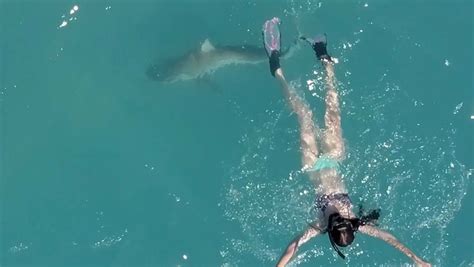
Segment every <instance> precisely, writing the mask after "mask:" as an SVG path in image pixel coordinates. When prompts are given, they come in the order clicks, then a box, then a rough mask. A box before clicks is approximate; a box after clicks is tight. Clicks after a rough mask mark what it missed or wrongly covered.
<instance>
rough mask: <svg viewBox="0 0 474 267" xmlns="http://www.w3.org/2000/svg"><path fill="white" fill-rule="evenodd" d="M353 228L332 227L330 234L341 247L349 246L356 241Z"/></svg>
mask: <svg viewBox="0 0 474 267" xmlns="http://www.w3.org/2000/svg"><path fill="white" fill-rule="evenodd" d="M354 232H355V230H354V229H353V228H343V229H332V230H331V231H330V232H329V233H328V234H329V235H331V237H330V238H332V240H333V241H334V243H336V245H338V246H339V247H347V246H349V245H350V244H352V242H353V241H354Z"/></svg>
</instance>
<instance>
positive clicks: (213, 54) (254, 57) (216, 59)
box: [146, 39, 296, 83]
mask: <svg viewBox="0 0 474 267" xmlns="http://www.w3.org/2000/svg"><path fill="white" fill-rule="evenodd" d="M295 44H296V42H295ZM294 47H296V46H295V45H293V46H290V47H289V48H288V49H287V50H285V51H284V52H283V53H282V57H285V58H287V57H289V56H290V55H291V54H292V53H293V52H294V49H293V48H294ZM266 61H268V56H267V54H266V51H265V49H264V48H263V46H262V47H258V46H253V45H222V46H215V45H214V44H212V43H211V41H210V40H209V39H206V40H205V41H204V42H203V43H202V44H201V46H200V47H198V48H197V49H193V50H191V51H189V52H187V53H185V54H184V55H181V56H178V57H175V58H171V59H168V60H165V61H163V62H160V63H157V64H152V65H150V66H149V67H148V69H147V71H146V74H147V76H148V77H149V78H150V79H152V80H155V81H160V82H165V83H174V82H178V81H187V80H200V79H203V78H206V77H208V76H209V75H211V74H212V73H214V72H215V71H217V70H219V69H221V68H223V67H226V66H229V65H238V64H260V63H263V62H266Z"/></svg>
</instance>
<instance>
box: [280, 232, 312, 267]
mask: <svg viewBox="0 0 474 267" xmlns="http://www.w3.org/2000/svg"><path fill="white" fill-rule="evenodd" d="M318 234H320V231H318V230H316V229H314V228H313V227H309V228H308V229H306V231H304V232H303V233H302V234H301V235H299V236H297V237H296V238H295V239H293V241H291V243H290V244H288V246H287V247H286V250H285V252H283V255H281V258H280V260H279V261H278V263H277V265H276V266H277V267H284V266H286V265H287V264H288V262H290V261H291V259H292V258H293V257H294V256H295V255H296V251H297V250H298V248H299V247H300V246H301V245H303V244H304V243H306V242H308V241H309V240H310V239H311V238H313V237H315V236H317V235H318Z"/></svg>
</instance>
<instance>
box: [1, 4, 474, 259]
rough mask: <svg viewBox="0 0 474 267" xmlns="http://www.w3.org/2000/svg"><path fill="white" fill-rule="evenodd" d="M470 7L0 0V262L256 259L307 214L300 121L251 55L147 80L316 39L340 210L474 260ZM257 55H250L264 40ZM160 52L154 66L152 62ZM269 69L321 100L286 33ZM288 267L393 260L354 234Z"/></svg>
mask: <svg viewBox="0 0 474 267" xmlns="http://www.w3.org/2000/svg"><path fill="white" fill-rule="evenodd" d="M473 10H474V7H473V1H469V0H454V1H448V0H434V1H404V0H402V1H385V0H383V1H371V0H368V1H326V0H323V1H315V0H303V1H297V0H282V1H270V0H263V1H257V0H251V1H248V0H245V1H237V0H236V1H230V0H229V1H228V0H225V1H217V0H186V1H183V0H180V1H172V0H157V1H152V0H147V1H144V0H138V1H132V0H107V1H101V0H85V1H82V0H78V1H69V0H68V1H66V0H54V1H53V0H43V1H40V0H36V1H35V0H0V60H1V61H0V109H1V115H0V122H1V123H0V137H1V139H0V140H1V141H0V151H1V153H0V266H2V267H13V266H45V267H56V266H57V267H62V266H91V267H92V266H97V267H106V266H132V267H133V266H137V267H142V266H224V267H230V266H274V265H275V263H276V261H277V259H278V257H279V256H280V254H281V253H282V251H283V250H284V248H285V247H286V245H287V244H288V242H290V241H291V239H292V238H293V237H294V236H295V235H296V234H297V233H298V232H300V231H302V230H303V229H304V228H305V227H306V226H307V222H309V221H310V220H311V212H310V210H311V206H312V202H313V200H314V194H313V193H312V192H313V191H312V187H311V184H310V182H309V181H308V179H307V177H306V176H305V175H304V174H302V173H301V172H300V167H301V166H300V159H299V140H298V125H297V120H296V116H295V115H294V114H292V113H291V111H290V109H289V107H288V106H287V103H285V101H284V96H283V94H282V92H281V90H280V88H279V86H278V83H277V82H276V81H275V79H274V78H273V77H272V76H271V75H270V74H269V70H268V64H267V63H266V62H263V63H260V64H255V65H228V66H225V67H222V68H220V69H218V70H216V71H215V72H214V73H211V74H209V75H206V76H205V77H202V78H200V79H197V80H188V81H177V82H175V83H169V84H166V83H160V82H157V81H153V80H151V79H150V78H149V77H148V76H147V75H146V71H147V68H148V67H149V66H150V65H151V64H161V63H163V62H171V61H169V60H170V59H172V58H176V57H179V56H182V55H185V54H186V53H188V52H189V51H193V50H194V51H196V50H197V49H199V47H200V45H201V44H202V43H203V42H204V40H206V39H209V40H210V41H211V42H212V43H213V44H215V45H216V46H217V45H234V46H242V45H261V27H262V24H263V22H264V21H265V20H266V19H269V18H271V17H273V16H278V17H280V18H281V19H282V25H281V31H282V38H283V39H282V45H283V46H284V47H288V46H291V44H292V43H294V41H295V39H297V37H298V35H299V34H305V35H307V36H313V35H315V34H317V33H326V34H327V36H328V51H329V53H330V54H331V55H332V56H334V57H336V58H338V59H339V64H337V65H336V67H335V71H336V77H337V80H338V90H339V92H340V100H341V106H342V107H341V108H342V124H343V129H344V138H345V140H346V144H347V157H346V159H345V161H344V162H343V173H344V181H345V183H346V185H347V187H348V188H349V191H350V195H351V198H352V200H353V202H354V204H355V205H356V206H357V205H358V204H363V205H364V207H366V208H367V209H369V208H381V210H382V215H381V219H380V221H379V224H380V227H381V228H383V229H385V230H387V231H390V232H392V233H393V234H394V235H395V236H396V237H397V238H398V239H399V240H400V241H402V242H403V243H404V244H406V245H407V246H408V247H409V248H411V249H412V250H413V251H415V253H416V254H418V255H419V256H420V257H423V258H424V259H426V260H427V261H429V262H431V263H433V264H434V265H435V266H474V253H473V251H474V247H473V244H474V243H473V241H472V240H474V232H473V231H472V221H473V220H474V211H473V209H474V204H473V203H474V189H473V182H472V171H473V168H474V155H473V154H474V139H473V134H474V127H473V124H474V118H473V115H474V86H473V73H474V69H473V62H474V58H473V48H474V47H473V39H474V37H473V33H474V30H473V19H472V18H473ZM262 49H263V48H262ZM170 64H171V63H170ZM282 66H283V68H284V70H285V74H286V77H287V79H288V80H289V81H291V84H292V86H293V87H294V88H295V89H296V90H297V91H298V92H299V94H300V95H301V96H302V97H304V99H305V101H306V102H307V103H308V104H309V105H310V106H311V108H312V110H313V113H314V114H315V119H316V121H317V123H319V124H321V122H322V116H323V112H324V102H323V98H324V85H323V83H322V78H323V77H324V76H323V73H321V71H322V68H321V66H320V63H319V62H317V61H316V59H315V57H314V54H313V52H312V51H311V49H310V48H309V47H308V46H306V45H304V44H300V45H299V48H298V49H297V50H296V51H295V53H294V54H293V55H292V56H291V57H289V58H287V59H284V60H282ZM343 252H344V253H345V254H346V255H347V259H346V260H345V261H343V260H342V259H340V258H339V257H338V256H337V254H336V253H335V252H334V251H333V249H332V248H331V246H330V244H329V242H328V239H327V236H322V237H320V238H317V239H315V240H312V241H310V242H309V243H307V244H305V245H304V246H303V247H301V249H300V250H299V252H298V256H297V257H296V258H295V259H294V261H293V262H292V264H291V266H344V265H347V266H408V264H410V263H411V262H410V260H409V259H408V258H407V257H406V256H404V255H403V254H402V253H400V252H398V251H397V250H395V249H393V248H392V247H390V246H389V245H387V244H385V243H383V242H382V241H380V240H375V239H372V238H369V237H366V236H362V235H358V236H357V239H356V240H355V242H354V244H353V245H352V246H351V247H350V248H345V249H343Z"/></svg>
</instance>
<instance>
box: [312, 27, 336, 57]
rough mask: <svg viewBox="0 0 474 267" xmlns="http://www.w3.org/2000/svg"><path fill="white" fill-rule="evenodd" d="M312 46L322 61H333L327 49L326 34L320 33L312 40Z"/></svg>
mask: <svg viewBox="0 0 474 267" xmlns="http://www.w3.org/2000/svg"><path fill="white" fill-rule="evenodd" d="M312 41H313V42H312V44H311V46H312V47H313V50H314V52H315V53H316V57H317V58H318V59H319V60H321V61H330V62H333V60H332V58H331V56H330V55H328V51H327V49H326V46H327V40H326V34H320V35H318V36H316V37H314V39H313V40H312Z"/></svg>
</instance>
